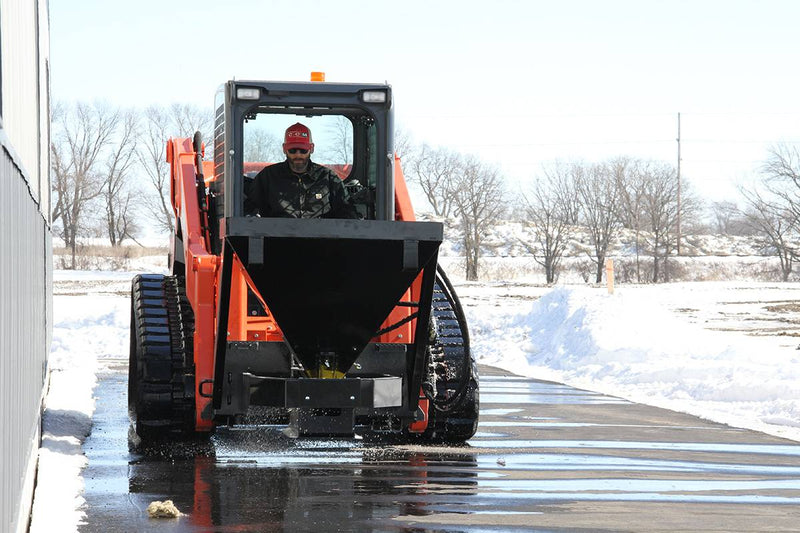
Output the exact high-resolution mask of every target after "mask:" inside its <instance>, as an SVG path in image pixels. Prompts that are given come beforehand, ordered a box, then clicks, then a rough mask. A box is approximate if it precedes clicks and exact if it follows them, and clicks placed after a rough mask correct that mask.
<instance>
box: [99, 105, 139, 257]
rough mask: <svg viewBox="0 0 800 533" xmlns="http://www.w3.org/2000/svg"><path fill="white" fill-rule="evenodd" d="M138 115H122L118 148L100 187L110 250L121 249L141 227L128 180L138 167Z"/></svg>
mask: <svg viewBox="0 0 800 533" xmlns="http://www.w3.org/2000/svg"><path fill="white" fill-rule="evenodd" d="M136 124H137V115H136V114H135V113H134V112H133V111H130V110H129V111H125V112H123V113H121V114H120V121H119V127H118V130H119V131H118V135H117V138H116V139H115V143H116V145H115V146H114V147H113V149H112V150H111V151H110V153H109V155H108V159H107V160H106V164H105V172H104V173H103V184H102V187H101V190H102V197H103V200H104V203H105V222H106V224H105V226H106V234H107V235H108V239H109V241H111V246H119V245H120V244H122V240H123V239H125V238H131V239H132V238H134V236H135V233H136V231H137V229H138V224H137V223H136V220H135V218H134V206H135V203H132V202H131V200H132V196H133V192H132V190H131V187H130V183H129V178H130V176H131V170H132V169H133V167H134V164H135V153H136Z"/></svg>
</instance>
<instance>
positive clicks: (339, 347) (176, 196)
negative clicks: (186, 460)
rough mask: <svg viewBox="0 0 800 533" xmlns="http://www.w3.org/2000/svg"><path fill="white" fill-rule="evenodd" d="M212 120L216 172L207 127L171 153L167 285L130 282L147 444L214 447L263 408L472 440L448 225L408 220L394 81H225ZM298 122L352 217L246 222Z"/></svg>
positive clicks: (298, 417) (379, 432) (350, 425)
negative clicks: (443, 256)
mask: <svg viewBox="0 0 800 533" xmlns="http://www.w3.org/2000/svg"><path fill="white" fill-rule="evenodd" d="M215 109H216V117H215V130H214V139H213V150H214V154H213V161H204V160H203V152H204V146H203V143H202V139H201V137H200V135H199V133H197V134H195V136H194V138H193V139H182V138H181V139H170V140H169V141H168V144H167V161H168V162H169V164H170V175H171V191H170V194H171V201H172V206H173V208H174V212H175V217H176V223H175V232H174V235H173V236H172V240H171V252H170V261H169V266H170V271H171V274H170V275H167V276H165V275H159V274H142V275H138V276H136V277H135V278H134V280H133V286H132V291H131V346H130V369H129V382H128V407H129V413H130V416H131V421H132V425H133V427H134V429H135V432H136V434H137V435H138V438H139V439H141V442H143V443H150V442H159V441H165V440H174V439H185V438H190V437H193V436H198V435H204V434H205V435H208V434H210V433H211V432H212V431H213V430H214V428H215V427H216V426H217V425H219V424H237V423H240V422H242V421H243V420H244V419H245V417H246V416H247V415H248V411H250V410H251V409H255V408H258V409H263V410H265V411H268V412H270V413H273V414H275V416H276V417H277V418H276V420H279V421H281V423H284V424H287V425H288V428H287V432H288V433H289V434H291V435H294V436H352V435H354V434H359V435H365V436H366V435H372V436H378V437H381V436H389V437H392V438H394V439H397V438H399V439H402V440H414V441H447V442H460V441H464V440H466V439H469V438H470V437H472V435H473V434H474V433H475V430H476V428H477V423H478V376H477V371H476V366H475V362H474V359H473V357H472V355H471V353H470V348H469V338H468V334H467V325H466V321H465V319H464V313H463V311H462V309H461V306H460V304H459V301H458V298H457V296H456V294H455V291H454V290H453V287H452V285H451V284H450V282H449V281H448V279H447V276H446V275H445V273H444V271H443V270H442V269H441V267H438V266H437V255H438V249H439V245H440V244H441V241H442V232H443V229H442V225H441V224H440V223H437V222H417V221H415V218H414V213H413V209H412V207H411V202H410V199H409V194H408V190H407V188H406V184H405V181H404V178H403V173H402V170H401V168H400V162H399V159H398V158H397V157H395V155H394V150H393V133H392V131H393V123H392V120H393V119H392V117H393V113H392V91H391V87H390V86H388V85H379V84H339V83H319V82H267V81H229V82H227V83H226V84H224V85H223V86H222V87H221V88H220V90H219V91H218V93H217V97H216V101H215ZM298 120H301V121H303V122H304V123H305V124H306V125H308V126H310V129H311V131H312V132H313V133H314V137H315V141H316V142H315V144H316V146H317V147H318V150H317V154H315V156H314V158H315V161H316V162H319V163H323V164H326V165H328V166H329V167H330V168H332V169H334V170H335V171H336V173H337V174H338V175H339V177H340V178H341V179H342V180H343V185H344V186H345V187H346V189H347V191H348V192H349V198H350V199H351V202H352V207H353V209H354V210H355V212H357V213H358V215H359V218H357V219H303V218H271V217H261V216H258V215H257V214H255V213H254V212H252V209H251V207H250V206H249V205H248V202H247V192H248V191H249V188H250V186H251V184H252V179H253V175H254V174H255V173H256V172H257V171H258V170H259V169H261V168H263V167H264V166H265V165H266V164H267V163H266V161H272V162H277V161H280V160H282V159H283V155H282V153H281V152H280V150H279V147H280V140H281V138H282V135H283V131H284V129H285V128H286V127H287V126H288V125H290V124H293V123H295V122H297V121H298ZM276 146H277V147H278V149H276ZM323 147H326V148H327V149H323ZM318 157H319V159H320V161H317V158H318ZM276 413H277V414H276Z"/></svg>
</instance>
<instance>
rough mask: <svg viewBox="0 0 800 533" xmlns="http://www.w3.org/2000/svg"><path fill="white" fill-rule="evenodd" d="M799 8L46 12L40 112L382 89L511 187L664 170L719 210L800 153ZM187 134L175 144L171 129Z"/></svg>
mask: <svg viewBox="0 0 800 533" xmlns="http://www.w3.org/2000/svg"><path fill="white" fill-rule="evenodd" d="M799 20H800V2H794V1H790V0H785V1H779V0H773V1H769V0H761V1H745V0H728V1H727V2H725V1H703V0H695V1H676V0H673V1H655V0H649V1H648V0H639V1H613V0H611V1H608V0H606V1H602V2H599V1H590V0H585V1H578V0H574V1H569V0H565V1H559V2H555V1H552V0H550V1H538V0H533V1H513V0H494V1H491V2H488V1H483V2H474V1H471V0H461V1H450V0H444V1H428V2H422V1H416V0H406V1H403V2H382V1H380V0H373V1H372V2H364V1H354V0H339V1H328V2H323V1H319V0H307V1H305V2H302V3H301V2H289V1H286V0H283V1H275V2H273V1H255V0H227V1H222V0H218V1H216V2H212V1H207V0H195V1H192V2H183V1H169V0H167V1H164V0H162V1H159V2H156V1H153V0H140V1H138V2H118V1H110V0H105V1H101V0H81V1H79V2H76V1H74V0H50V30H51V73H52V94H53V98H54V99H55V100H78V99H80V100H87V101H91V100H94V99H98V98H101V99H105V100H108V101H110V102H112V103H114V104H119V105H123V106H142V107H144V106H146V105H150V104H169V103H172V102H190V103H194V104H197V105H202V106H208V107H210V106H211V102H212V99H213V95H214V91H215V90H216V88H217V86H219V84H221V83H222V82H224V81H225V80H228V79H231V78H233V77H236V78H238V79H245V78H251V79H274V80H306V79H308V76H309V73H310V72H311V71H312V70H322V71H325V72H326V73H327V79H328V80H329V81H366V82H383V81H388V82H389V83H391V84H392V85H393V87H394V90H395V101H396V113H397V114H396V117H397V121H398V123H399V125H400V126H401V127H403V128H404V129H406V130H407V131H409V132H410V133H411V135H412V136H413V138H414V139H415V140H417V141H425V142H428V143H430V144H433V145H440V146H447V147H450V148H453V149H457V150H460V151H463V152H470V153H475V154H477V155H479V156H480V157H482V158H483V159H485V160H486V161H487V162H490V163H493V164H497V165H498V166H500V168H502V170H503V171H504V172H505V174H506V175H507V176H508V178H509V181H510V183H511V184H512V188H513V187H516V186H520V187H523V188H524V186H525V184H526V183H529V182H530V181H531V180H532V179H534V177H535V175H536V174H537V172H538V171H539V169H540V168H541V165H542V164H543V163H546V162H547V161H551V160H553V159H555V158H562V159H569V158H582V159H586V160H589V161H594V160H602V159H604V158H608V157H613V156H617V155H631V156H634V157H643V158H648V159H659V160H665V161H670V162H674V161H676V159H677V143H676V140H675V139H676V137H677V114H678V113H679V112H680V113H681V141H682V144H681V149H682V163H681V171H682V174H683V175H684V176H686V177H687V178H688V179H689V180H690V181H691V183H692V185H693V187H694V188H695V189H696V190H697V192H698V193H700V195H701V196H703V197H706V198H708V199H711V200H721V199H735V198H736V188H735V185H736V183H738V182H741V181H746V180H747V179H749V178H750V177H752V175H753V173H754V170H755V169H757V167H758V164H759V162H760V161H761V160H763V158H764V157H765V155H766V150H767V148H768V147H769V146H770V145H773V144H775V143H777V142H795V143H797V142H800V101H799V100H798V88H800V69H798V68H797V67H796V63H797V60H798V58H800V38H798V37H797V33H796V32H797V28H796V25H797V21H799ZM187 135H188V132H187Z"/></svg>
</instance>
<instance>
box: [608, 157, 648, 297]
mask: <svg viewBox="0 0 800 533" xmlns="http://www.w3.org/2000/svg"><path fill="white" fill-rule="evenodd" d="M611 165H612V168H613V170H614V179H615V181H616V185H617V190H618V191H619V201H620V202H619V206H618V211H617V213H616V216H617V218H618V219H619V220H620V221H621V223H622V226H623V227H624V228H627V229H629V230H632V231H633V232H634V236H635V254H636V261H635V264H636V282H637V283H641V282H642V268H641V254H642V225H643V221H644V218H645V217H644V194H645V192H644V191H645V187H644V180H643V179H642V176H643V173H641V172H637V171H636V169H637V167H638V166H639V165H640V162H639V161H636V160H633V159H630V158H628V157H619V158H616V159H614V160H613V161H612V162H611Z"/></svg>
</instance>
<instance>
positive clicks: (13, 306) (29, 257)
mask: <svg viewBox="0 0 800 533" xmlns="http://www.w3.org/2000/svg"><path fill="white" fill-rule="evenodd" d="M0 181H2V183H3V184H4V194H2V195H0V227H2V228H3V233H2V235H0V426H2V434H3V439H2V444H1V445H0V478H1V479H2V483H3V485H2V486H3V490H2V491H0V494H1V496H0V498H2V502H0V516H2V517H3V521H4V523H3V524H2V527H0V530H2V531H17V530H19V528H20V527H24V524H20V521H22V520H24V521H25V522H27V513H25V510H26V509H28V508H29V507H30V498H31V494H30V493H29V491H31V490H32V488H33V487H32V484H31V482H30V468H31V464H32V462H33V461H34V460H35V455H33V454H36V453H37V449H38V443H39V428H40V424H41V399H42V394H43V385H44V382H45V377H46V363H47V353H48V350H49V340H50V335H51V333H50V332H49V329H50V327H51V324H50V322H51V320H52V318H50V317H51V316H52V305H51V301H52V299H51V296H50V295H51V286H52V285H51V283H52V282H51V281H50V280H51V279H52V268H51V266H50V264H51V263H52V261H51V259H50V254H49V243H50V237H49V228H48V227H47V224H46V222H45V219H44V217H43V216H42V215H41V213H40V212H39V210H38V208H37V205H36V204H35V203H34V202H33V199H32V198H31V195H30V192H29V188H28V184H27V182H26V181H25V179H24V178H23V176H22V174H21V173H20V172H19V169H18V168H17V167H16V165H14V163H13V161H12V159H11V158H10V157H9V154H8V152H6V151H5V150H0ZM26 492H28V493H27V494H26Z"/></svg>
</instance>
